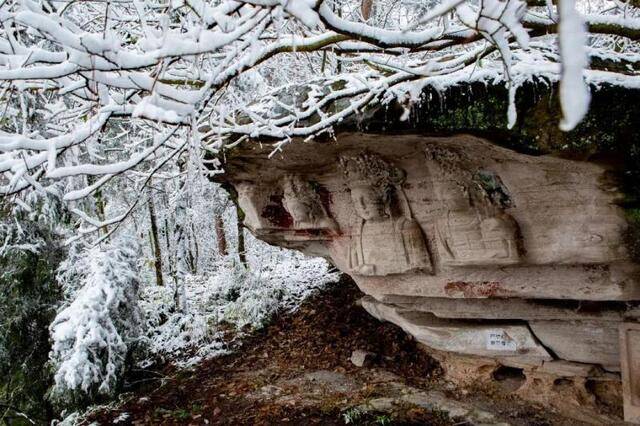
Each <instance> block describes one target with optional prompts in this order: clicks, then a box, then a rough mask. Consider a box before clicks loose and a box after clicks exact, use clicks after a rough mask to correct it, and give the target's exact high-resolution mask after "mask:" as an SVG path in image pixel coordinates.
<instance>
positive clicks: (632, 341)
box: [620, 323, 640, 424]
mask: <svg viewBox="0 0 640 426" xmlns="http://www.w3.org/2000/svg"><path fill="white" fill-rule="evenodd" d="M620 366H621V367H622V392H623V399H624V420H625V421H627V422H629V423H635V424H640V324H638V323H623V324H622V325H621V326H620Z"/></svg>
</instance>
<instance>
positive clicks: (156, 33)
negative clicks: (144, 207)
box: [0, 0, 640, 228]
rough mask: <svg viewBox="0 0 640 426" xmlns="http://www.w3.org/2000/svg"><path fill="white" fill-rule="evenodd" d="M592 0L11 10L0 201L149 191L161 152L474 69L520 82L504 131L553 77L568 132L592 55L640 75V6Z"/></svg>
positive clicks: (302, 127) (326, 0)
mask: <svg viewBox="0 0 640 426" xmlns="http://www.w3.org/2000/svg"><path fill="white" fill-rule="evenodd" d="M599 5H600V6H599V7H600V9H599V10H594V7H595V6H593V5H589V6H588V5H587V4H586V3H584V4H583V3H581V2H577V3H575V4H574V1H573V0H561V1H559V2H558V4H557V6H556V5H554V4H552V3H551V2H536V1H528V2H524V1H522V0H481V1H479V2H477V1H470V0H442V1H440V2H438V1H435V2H432V3H429V5H428V6H427V5H425V3H424V2H397V1H393V0H376V5H375V6H376V7H375V8H373V9H372V10H373V12H372V14H369V15H370V16H368V18H367V19H366V21H364V20H363V17H362V13H361V10H360V7H361V5H360V1H356V0H348V1H335V0H297V1H286V0H223V1H219V2H207V1H205V0H185V1H181V2H171V3H168V4H166V5H163V6H159V5H156V4H153V3H148V2H143V1H140V0H122V1H117V2H103V1H83V2H43V3H40V2H36V1H33V0H22V1H6V2H2V3H1V5H0V21H1V22H2V26H1V27H0V99H2V102H0V105H2V109H3V111H2V112H1V113H0V114H1V115H0V195H5V196H11V197H13V198H14V199H15V197H17V196H18V195H16V194H19V193H20V192H24V191H29V190H35V191H39V192H53V189H52V185H54V184H55V183H56V182H60V181H62V182H65V184H64V185H62V186H59V187H57V188H56V191H59V190H60V189H61V190H62V193H61V194H60V196H61V197H62V198H64V199H65V200H67V201H68V202H72V203H79V202H80V201H81V200H82V199H83V198H86V197H88V196H90V195H92V194H95V193H96V192H97V191H100V190H101V188H102V187H103V186H104V185H110V184H112V183H113V182H114V181H115V180H116V178H123V179H127V180H128V182H129V184H130V185H131V186H133V187H134V188H137V190H138V191H140V190H142V189H143V188H144V185H145V184H146V183H145V182H147V180H148V179H149V177H150V176H152V174H153V173H155V172H158V171H160V170H161V168H162V167H164V165H166V164H168V162H173V163H174V164H176V165H178V166H179V167H184V165H185V161H186V159H187V158H196V157H203V156H207V157H209V160H211V159H212V158H213V159H215V158H216V157H218V156H220V155H222V154H223V151H224V149H227V148H229V147H230V146H233V145H234V144H237V143H240V142H241V141H247V140H251V139H257V138H260V137H268V138H275V139H277V140H280V141H282V143H281V144H280V145H278V147H280V148H283V147H284V146H285V145H286V144H288V143H290V142H291V141H294V140H295V139H296V138H302V139H309V138H313V137H315V136H317V135H319V134H322V133H325V132H330V131H331V130H332V129H333V128H334V127H335V126H336V125H338V124H339V123H340V122H341V121H343V120H345V119H347V118H349V117H351V116H353V115H356V114H359V113H360V112H362V111H363V110H364V109H366V108H368V107H370V106H372V105H375V104H377V103H380V102H386V101H388V100H389V99H390V97H394V96H401V97H405V95H407V93H408V92H411V94H410V96H412V94H413V93H414V92H415V90H417V89H416V88H420V87H424V86H428V85H438V87H443V86H446V85H447V84H449V85H453V84H459V83H461V82H465V81H466V82H469V81H474V80H478V79H482V80H484V81H490V82H492V84H506V85H508V86H509V94H510V95H509V98H510V99H509V101H510V104H511V106H510V108H509V116H508V117H505V122H506V121H507V119H508V121H509V123H513V122H515V114H516V113H517V111H515V97H516V96H515V95H516V89H517V87H518V85H520V84H522V82H523V81H526V80H527V79H530V78H533V77H534V76H540V75H541V76H544V77H546V78H548V79H550V80H552V81H560V82H561V84H560V87H561V89H560V90H561V101H562V109H563V114H564V119H563V121H562V123H561V128H562V129H563V130H570V129H572V128H574V127H575V126H576V125H577V124H578V123H579V122H580V120H581V119H582V118H583V117H584V115H585V114H586V112H587V109H588V101H589V94H588V90H587V86H586V85H585V83H584V81H585V78H589V76H590V75H591V74H590V73H591V72H592V71H590V70H588V69H587V68H588V59H587V57H588V55H590V56H592V57H596V58H597V60H596V61H594V62H593V64H592V67H593V68H594V69H597V68H598V67H601V68H607V69H608V74H606V73H605V74H603V73H600V74H598V75H597V76H598V78H600V79H603V78H604V79H610V81H611V82H612V83H613V84H622V85H625V84H635V83H631V81H635V80H632V79H634V78H636V77H637V72H638V71H637V70H638V69H640V66H637V64H640V49H639V48H638V45H637V40H638V38H639V37H640V12H639V10H638V9H637V8H635V7H634V5H633V4H625V5H624V8H622V6H621V3H619V2H609V1H608V0H603V1H602V2H600V3H599ZM586 12H588V13H586ZM621 46H622V48H621ZM612 64H613V65H612ZM621 64H623V65H621ZM636 80H637V78H636ZM403 90H404V91H405V92H404V94H403V93H402V91H403ZM159 135H160V136H159ZM187 148H188V149H187ZM194 150H198V151H199V152H200V154H199V155H196V156H193V155H191V154H190V155H191V157H188V156H187V155H186V152H190V153H193V151H194ZM215 164H216V163H215V162H210V163H209V165H210V167H211V168H214V169H215ZM212 171H213V172H216V170H212ZM176 176H177V178H180V176H181V174H179V173H178V174H177V175H176ZM76 207H77V206H76ZM118 217H120V216H119V215H116V216H115V218H118ZM88 218H89V216H86V217H84V221H85V222H87V223H89V225H90V226H91V227H94V228H95V225H96V224H108V226H113V224H114V222H113V221H112V220H111V219H113V218H106V217H105V218H100V219H95V220H94V223H93V224H92V223H91V222H90V221H89V220H88Z"/></svg>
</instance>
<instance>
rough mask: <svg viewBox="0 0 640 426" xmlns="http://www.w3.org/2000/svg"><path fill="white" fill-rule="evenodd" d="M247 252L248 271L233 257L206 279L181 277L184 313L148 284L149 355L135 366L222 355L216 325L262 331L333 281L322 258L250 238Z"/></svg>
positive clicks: (223, 344) (224, 345) (167, 293)
mask: <svg viewBox="0 0 640 426" xmlns="http://www.w3.org/2000/svg"><path fill="white" fill-rule="evenodd" d="M249 247H250V250H249V256H248V261H249V265H248V267H245V266H244V265H242V264H241V263H239V262H238V261H237V260H236V259H235V258H233V256H231V257H225V258H222V259H220V261H219V263H218V265H217V267H215V268H213V269H212V270H211V272H209V273H207V274H206V275H190V276H188V277H187V278H186V282H185V293H186V299H187V300H188V306H187V310H186V311H185V312H181V311H176V310H175V309H172V307H173V295H172V291H171V289H169V288H167V287H158V286H153V285H152V286H146V287H144V288H143V289H142V291H141V296H140V299H141V306H142V309H143V311H144V313H145V318H146V321H147V323H146V324H147V326H146V330H147V334H146V339H145V342H146V350H147V351H148V354H147V357H146V359H144V360H142V361H140V364H142V365H148V364H150V363H153V362H158V361H163V360H164V361H172V362H175V363H177V364H180V365H192V364H194V363H196V362H198V361H200V360H201V359H203V358H207V357H211V356H215V355H218V354H221V353H224V352H226V351H227V350H229V342H227V341H225V338H224V333H223V332H222V331H221V330H222V329H221V327H220V325H223V324H227V325H230V326H232V327H233V328H234V329H236V330H239V331H247V330H254V329H258V328H261V327H262V326H264V325H265V324H266V323H267V322H268V321H269V320H270V319H271V318H272V316H273V315H274V314H276V313H280V312H291V311H293V310H295V309H296V308H297V307H298V306H299V305H300V303H301V302H302V301H303V300H304V299H305V298H307V297H309V296H310V295H312V294H314V293H315V292H316V291H318V290H319V289H322V288H323V287H324V286H325V285H326V284H328V283H330V282H334V281H336V280H337V279H338V274H337V273H336V272H331V271H330V266H329V264H328V263H327V262H326V261H325V260H323V259H318V258H316V259H310V258H306V257H305V256H303V255H301V254H300V253H297V252H291V251H287V250H282V249H278V248H275V247H271V246H268V245H266V244H264V243H262V242H260V241H258V240H253V239H252V240H251V241H250V243H249Z"/></svg>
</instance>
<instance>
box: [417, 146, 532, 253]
mask: <svg viewBox="0 0 640 426" xmlns="http://www.w3.org/2000/svg"><path fill="white" fill-rule="evenodd" d="M427 148H428V149H427V150H426V152H427V160H428V161H429V165H430V168H431V170H432V172H433V174H434V176H435V177H436V178H435V179H434V180H435V182H434V188H435V190H436V194H437V198H438V199H440V200H441V201H442V203H443V205H444V207H445V211H444V214H443V216H442V217H440V218H439V219H438V221H437V230H438V236H437V247H438V254H439V257H440V260H441V262H442V264H443V265H445V266H485V265H511V264H515V263H519V262H520V261H521V256H520V253H519V250H518V224H517V223H516V221H515V220H514V219H513V217H512V216H511V215H509V214H508V213H506V212H505V209H506V208H508V207H510V204H511V200H510V197H509V195H508V191H507V190H506V188H505V186H504V184H503V183H502V181H501V180H500V177H499V176H497V175H496V174H494V173H492V172H489V171H486V170H476V169H477V167H474V166H473V165H472V163H471V162H470V161H468V159H466V158H465V157H464V156H463V155H462V154H461V153H459V152H452V151H447V150H442V149H440V150H436V149H429V148H430V147H427Z"/></svg>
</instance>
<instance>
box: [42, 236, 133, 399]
mask: <svg viewBox="0 0 640 426" xmlns="http://www.w3.org/2000/svg"><path fill="white" fill-rule="evenodd" d="M137 256H138V249H137V245H136V244H135V242H134V241H133V240H132V239H130V238H119V239H116V240H115V241H113V242H112V243H109V244H105V245H103V246H96V247H93V248H91V249H90V250H88V251H87V252H85V257H84V258H80V259H78V258H76V259H74V260H75V263H73V264H71V263H68V262H67V263H65V264H64V265H62V267H61V271H60V273H61V274H62V275H64V276H67V277H68V276H74V277H76V278H78V279H79V280H80V283H81V286H80V287H79V289H78V290H77V291H76V294H75V297H74V298H73V300H72V301H71V302H70V303H69V304H68V306H66V307H64V308H63V309H62V310H61V311H60V312H59V313H58V315H57V316H56V318H55V320H54V321H53V323H52V324H51V327H50V331H51V337H52V340H53V346H52V349H51V353H50V361H51V364H52V367H53V369H54V371H55V374H54V380H55V385H54V387H53V389H52V397H53V398H54V399H55V400H57V401H59V402H60V403H62V404H63V405H64V404H70V403H72V404H78V403H81V402H82V401H83V400H85V399H86V398H87V397H95V396H97V395H109V394H112V393H113V392H114V391H115V389H116V386H117V384H118V381H119V380H120V378H121V375H122V372H123V369H124V368H125V367H126V359H127V355H128V352H129V351H130V350H131V346H130V345H131V344H132V343H133V342H134V341H135V339H137V337H138V336H139V333H140V325H141V324H140V323H141V317H140V312H139V308H138V305H137V300H138V285H139V283H138V277H137V268H136V258H137ZM71 268H73V269H74V270H75V271H74V272H73V274H71V273H70V271H69V270H70V269H71Z"/></svg>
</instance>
